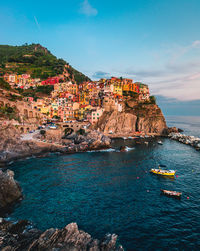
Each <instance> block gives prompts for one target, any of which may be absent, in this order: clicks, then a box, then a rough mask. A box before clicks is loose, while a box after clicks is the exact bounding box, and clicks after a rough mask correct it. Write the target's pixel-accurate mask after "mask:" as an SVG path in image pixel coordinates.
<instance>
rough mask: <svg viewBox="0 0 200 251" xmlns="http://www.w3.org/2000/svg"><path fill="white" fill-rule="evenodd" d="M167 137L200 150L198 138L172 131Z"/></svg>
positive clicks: (199, 139)
mask: <svg viewBox="0 0 200 251" xmlns="http://www.w3.org/2000/svg"><path fill="white" fill-rule="evenodd" d="M168 137H169V138H170V139H173V140H176V141H178V142H180V143H183V144H185V145H190V146H192V147H194V148H195V149H196V150H198V151H199V150H200V138H197V137H194V136H187V135H185V134H181V133H174V132H172V133H170V134H169V135H168Z"/></svg>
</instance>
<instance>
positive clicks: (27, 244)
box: [0, 220, 124, 251]
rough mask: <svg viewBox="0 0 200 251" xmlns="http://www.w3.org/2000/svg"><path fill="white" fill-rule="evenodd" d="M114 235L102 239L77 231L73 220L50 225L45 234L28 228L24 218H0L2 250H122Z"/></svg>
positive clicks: (0, 246) (0, 247)
mask: <svg viewBox="0 0 200 251" xmlns="http://www.w3.org/2000/svg"><path fill="white" fill-rule="evenodd" d="M116 242H117V236H116V235H115V234H112V235H111V234H109V235H106V236H105V238H104V239H103V240H101V241H99V240H97V239H93V238H92V237H91V235H89V234H88V233H86V232H84V231H82V230H79V229H78V226H77V224H76V223H71V224H68V225H67V226H66V227H64V228H63V229H55V228H51V229H48V230H46V231H45V232H44V233H42V232H41V231H39V230H38V229H33V228H30V227H28V222H27V221H19V222H17V223H12V222H7V221H4V220H1V222H0V249H1V250H2V251H14V250H16V251H17V250H18V251H25V250H26V251H27V250H28V251H36V250H37V251H55V250H57V251H80V250H82V251H86V250H88V251H123V250H124V249H123V248H122V246H118V245H117V244H116Z"/></svg>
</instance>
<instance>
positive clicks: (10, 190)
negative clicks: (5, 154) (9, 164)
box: [0, 170, 22, 209]
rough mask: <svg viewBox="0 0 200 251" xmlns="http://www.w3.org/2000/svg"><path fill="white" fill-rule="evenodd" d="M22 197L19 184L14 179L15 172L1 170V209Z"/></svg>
mask: <svg viewBox="0 0 200 251" xmlns="http://www.w3.org/2000/svg"><path fill="white" fill-rule="evenodd" d="M21 197H22V193H21V189H20V186H19V184H18V183H17V182H16V181H15V180H14V172H13V171H10V170H7V171H6V172H3V171H2V170H0V209H2V208H4V207H6V206H8V205H10V204H11V203H13V202H15V201H16V200H18V199H20V198H21Z"/></svg>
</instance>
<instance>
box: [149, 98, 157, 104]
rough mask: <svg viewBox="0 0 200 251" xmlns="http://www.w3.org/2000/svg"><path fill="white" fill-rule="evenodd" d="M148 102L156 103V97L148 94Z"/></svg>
mask: <svg viewBox="0 0 200 251" xmlns="http://www.w3.org/2000/svg"><path fill="white" fill-rule="evenodd" d="M150 103H152V104H156V97H155V96H150Z"/></svg>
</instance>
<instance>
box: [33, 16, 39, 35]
mask: <svg viewBox="0 0 200 251" xmlns="http://www.w3.org/2000/svg"><path fill="white" fill-rule="evenodd" d="M34 20H35V24H36V26H37V27H38V30H39V31H40V25H39V23H38V20H37V18H36V16H34Z"/></svg>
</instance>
